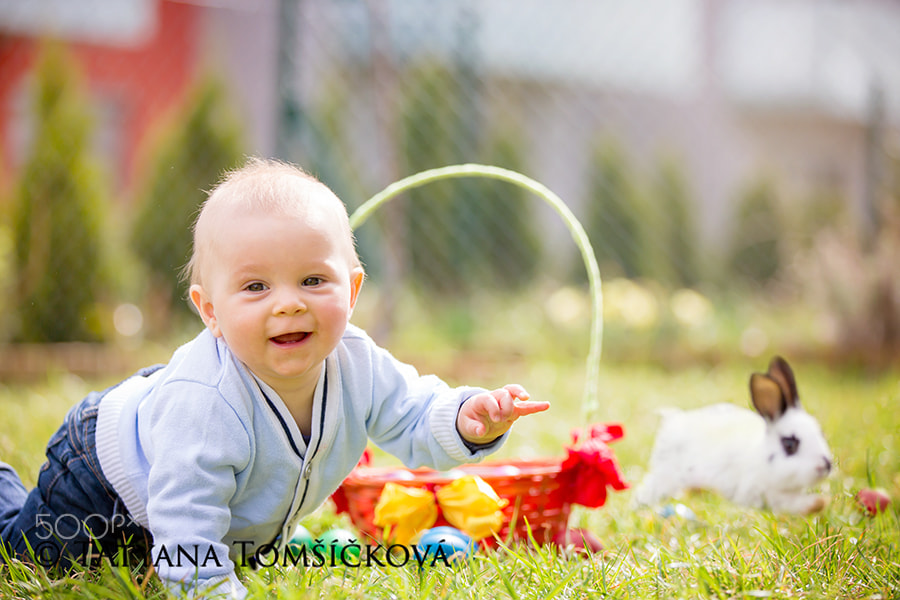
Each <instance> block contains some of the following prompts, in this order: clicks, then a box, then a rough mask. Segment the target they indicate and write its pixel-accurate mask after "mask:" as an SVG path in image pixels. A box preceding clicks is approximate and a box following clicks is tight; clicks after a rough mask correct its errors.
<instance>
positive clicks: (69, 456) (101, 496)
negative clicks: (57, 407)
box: [0, 367, 155, 568]
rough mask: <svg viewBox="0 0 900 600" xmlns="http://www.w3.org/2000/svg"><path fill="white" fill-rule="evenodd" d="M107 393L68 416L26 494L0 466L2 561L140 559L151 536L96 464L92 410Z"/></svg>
mask: <svg viewBox="0 0 900 600" xmlns="http://www.w3.org/2000/svg"><path fill="white" fill-rule="evenodd" d="M152 370H155V368H152V367H151V369H146V370H144V371H143V372H141V373H139V374H149V372H152ZM114 387H115V386H114ZM109 389H112V388H109ZM109 389H108V390H104V391H103V392H93V393H91V394H90V395H88V396H87V397H86V398H85V399H84V400H82V401H81V402H79V403H78V404H76V405H75V406H73V407H72V408H71V409H70V410H69V412H68V414H66V417H65V420H64V421H63V424H62V426H61V427H60V428H59V430H58V431H57V432H56V433H55V434H53V436H52V437H51V438H50V441H49V443H48V444H47V462H45V463H44V464H43V466H42V467H41V470H40V473H39V475H38V483H37V487H36V488H35V489H33V490H31V492H28V491H27V490H26V489H25V486H24V485H23V483H22V480H21V479H20V478H19V476H18V474H17V473H16V472H15V471H14V470H13V469H12V468H11V467H9V466H8V465H6V464H3V463H0V542H2V545H3V546H4V549H5V552H6V553H7V555H8V556H11V557H17V558H21V559H24V560H29V561H33V562H35V563H37V564H40V565H42V566H45V567H57V566H59V567H63V568H67V567H69V566H71V565H72V564H73V563H76V562H78V563H81V564H86V565H88V566H89V564H90V563H93V562H95V561H97V560H99V559H100V558H102V557H107V558H109V559H111V560H117V561H121V562H116V563H114V564H126V563H125V561H127V560H130V559H131V557H137V558H144V557H146V555H147V549H148V548H149V547H150V545H151V543H152V542H151V539H152V538H151V536H150V532H148V531H147V530H146V529H144V528H143V527H141V526H140V525H139V524H137V523H136V522H134V521H133V520H132V519H131V517H130V516H129V514H128V511H127V510H126V508H125V505H124V504H123V503H122V500H121V499H120V498H119V497H118V496H117V495H116V493H115V491H114V490H113V489H112V485H110V483H109V482H108V481H107V480H106V478H105V477H104V476H103V473H102V471H101V470H100V462H99V461H98V459H97V448H96V442H95V432H96V429H97V411H98V406H99V404H100V400H101V399H102V398H103V396H104V395H105V394H106V393H107V392H108V391H109ZM119 551H121V552H119Z"/></svg>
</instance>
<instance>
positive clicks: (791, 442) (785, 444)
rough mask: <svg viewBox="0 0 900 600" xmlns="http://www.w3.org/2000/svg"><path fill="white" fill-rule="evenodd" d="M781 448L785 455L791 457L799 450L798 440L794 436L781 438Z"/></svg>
mask: <svg viewBox="0 0 900 600" xmlns="http://www.w3.org/2000/svg"><path fill="white" fill-rule="evenodd" d="M781 447H782V448H784V453H785V454H787V455H788V456H793V455H794V454H796V453H797V450H798V449H799V448H800V440H798V439H797V438H796V436H793V435H789V436H787V437H783V438H781Z"/></svg>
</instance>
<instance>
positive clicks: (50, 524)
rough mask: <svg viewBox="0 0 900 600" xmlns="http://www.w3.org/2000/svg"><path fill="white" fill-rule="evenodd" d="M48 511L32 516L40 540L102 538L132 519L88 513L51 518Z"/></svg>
mask: <svg viewBox="0 0 900 600" xmlns="http://www.w3.org/2000/svg"><path fill="white" fill-rule="evenodd" d="M52 517H53V515H50V514H48V513H38V514H37V515H35V517H34V527H35V529H36V531H35V534H34V535H35V537H37V538H38V539H40V540H50V539H54V540H61V541H66V540H72V539H75V538H104V537H106V536H107V535H109V534H111V533H113V532H114V531H115V530H121V529H123V528H125V526H127V525H128V524H130V523H133V522H134V521H132V519H131V518H130V517H128V516H126V515H122V514H115V515H112V517H107V516H106V515H99V514H90V515H88V516H86V517H84V518H83V519H81V518H78V517H76V516H75V515H71V514H62V515H59V516H58V517H56V518H55V519H53V518H52Z"/></svg>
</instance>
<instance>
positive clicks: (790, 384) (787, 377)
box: [769, 356, 800, 407]
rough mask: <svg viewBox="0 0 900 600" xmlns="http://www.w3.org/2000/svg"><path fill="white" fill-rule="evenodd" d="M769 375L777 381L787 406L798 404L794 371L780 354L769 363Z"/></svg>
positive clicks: (798, 397) (798, 398)
mask: <svg viewBox="0 0 900 600" xmlns="http://www.w3.org/2000/svg"><path fill="white" fill-rule="evenodd" d="M769 377H771V378H772V379H774V380H775V382H776V383H778V386H779V387H780V388H781V392H782V394H784V400H785V402H786V403H787V406H788V407H796V406H800V396H799V395H798V394H797V381H796V380H795V379H794V372H793V371H792V370H791V366H790V365H789V364H788V363H787V361H786V360H784V359H783V358H781V357H780V356H776V357H775V358H773V359H772V362H771V363H769Z"/></svg>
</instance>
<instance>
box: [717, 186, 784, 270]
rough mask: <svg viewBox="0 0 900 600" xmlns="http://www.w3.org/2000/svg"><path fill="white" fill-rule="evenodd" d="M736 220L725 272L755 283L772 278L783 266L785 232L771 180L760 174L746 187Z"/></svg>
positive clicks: (740, 199) (741, 197) (739, 202)
mask: <svg viewBox="0 0 900 600" xmlns="http://www.w3.org/2000/svg"><path fill="white" fill-rule="evenodd" d="M734 223H735V229H734V232H733V234H732V236H731V240H730V249H729V252H728V258H727V266H726V268H727V270H728V273H727V275H726V276H727V277H733V278H735V279H736V280H738V281H743V282H745V283H752V284H754V285H765V284H766V283H769V282H771V281H772V280H773V279H774V278H775V276H776V275H777V274H778V273H779V271H780V270H781V262H782V259H781V250H782V244H783V243H784V240H785V236H786V233H785V229H784V226H783V221H782V219H781V216H780V215H779V214H778V197H777V194H776V191H775V185H774V184H773V182H772V181H770V180H769V179H767V178H759V179H757V180H755V181H753V182H751V183H750V184H749V185H748V186H747V187H746V189H745V190H744V191H743V193H742V194H741V196H740V198H739V200H738V205H737V216H736V218H735V221H734Z"/></svg>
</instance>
